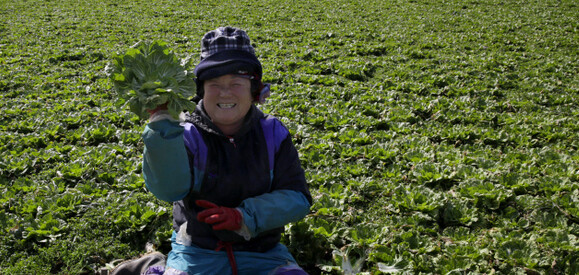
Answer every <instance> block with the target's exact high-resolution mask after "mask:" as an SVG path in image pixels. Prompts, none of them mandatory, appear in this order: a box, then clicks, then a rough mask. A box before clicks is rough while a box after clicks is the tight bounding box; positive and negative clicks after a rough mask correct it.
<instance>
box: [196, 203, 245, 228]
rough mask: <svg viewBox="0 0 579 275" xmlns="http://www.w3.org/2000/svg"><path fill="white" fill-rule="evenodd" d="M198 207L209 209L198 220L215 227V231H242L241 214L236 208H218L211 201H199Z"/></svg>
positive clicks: (202, 212) (200, 213)
mask: <svg viewBox="0 0 579 275" xmlns="http://www.w3.org/2000/svg"><path fill="white" fill-rule="evenodd" d="M195 203H196V204H197V205H198V206H201V207H203V208H207V209H206V210H203V211H201V212H199V213H198V214H197V220H199V221H200V222H204V223H208V224H211V225H213V229H214V230H231V231H235V230H239V229H241V220H242V217H241V212H239V210H237V209H235V208H229V207H223V206H218V205H217V204H214V203H212V202H210V201H205V200H197V201H195Z"/></svg>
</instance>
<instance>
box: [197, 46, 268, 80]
mask: <svg viewBox="0 0 579 275" xmlns="http://www.w3.org/2000/svg"><path fill="white" fill-rule="evenodd" d="M243 69H245V70H249V71H252V72H253V73H256V74H257V75H259V77H261V75H262V67H261V63H260V62H259V60H258V59H257V57H256V56H255V55H253V54H251V53H248V52H246V51H240V50H226V51H220V52H217V53H215V54H212V55H210V56H208V57H207V58H205V59H203V60H202V61H201V62H199V64H197V66H195V70H194V73H195V76H196V77H197V79H199V80H207V79H212V78H215V77H219V76H222V75H226V74H230V73H236V72H237V71H238V70H243Z"/></svg>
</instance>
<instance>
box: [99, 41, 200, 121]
mask: <svg viewBox="0 0 579 275" xmlns="http://www.w3.org/2000/svg"><path fill="white" fill-rule="evenodd" d="M183 63H184V64H182V62H181V61H180V59H179V58H177V56H176V55H175V54H174V53H173V52H171V51H170V49H169V48H168V47H167V45H166V44H165V43H164V42H159V41H154V42H139V43H137V44H135V45H134V46H132V47H131V48H129V49H128V50H127V51H126V53H125V54H118V55H116V56H114V60H113V61H112V64H111V65H109V66H108V68H107V73H108V75H109V77H110V79H111V80H112V82H113V85H114V89H115V91H116V92H117V93H118V96H119V97H118V102H119V103H120V104H121V105H128V106H129V109H130V110H131V111H132V112H133V113H135V114H137V115H138V116H139V117H140V118H141V119H147V118H149V113H148V112H147V110H153V109H155V108H157V107H158V106H159V105H162V104H165V103H167V109H168V111H169V113H170V114H171V115H172V116H173V117H174V118H177V117H178V116H179V114H180V113H181V112H182V111H192V110H194V109H195V103H194V102H193V101H191V98H192V97H193V95H194V91H195V80H194V79H193V77H192V73H190V72H189V71H187V69H186V66H188V65H189V61H186V60H185V61H184V62H183Z"/></svg>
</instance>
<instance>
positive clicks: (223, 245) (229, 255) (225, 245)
mask: <svg viewBox="0 0 579 275" xmlns="http://www.w3.org/2000/svg"><path fill="white" fill-rule="evenodd" d="M231 244H232V243H231V242H224V241H219V242H218V243H217V248H215V251H221V249H223V248H225V251H226V252H227V258H228V259H229V265H231V269H232V271H233V275H237V263H235V255H234V254H233V246H232V245H231Z"/></svg>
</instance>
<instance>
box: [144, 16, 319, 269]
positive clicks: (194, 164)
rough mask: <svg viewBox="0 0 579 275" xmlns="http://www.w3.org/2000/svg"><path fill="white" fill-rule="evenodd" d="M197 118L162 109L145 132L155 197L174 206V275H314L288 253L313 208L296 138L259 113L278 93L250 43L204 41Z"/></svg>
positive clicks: (224, 32)
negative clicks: (288, 239)
mask: <svg viewBox="0 0 579 275" xmlns="http://www.w3.org/2000/svg"><path fill="white" fill-rule="evenodd" d="M195 75H196V77H197V97H198V98H200V99H201V100H200V101H199V103H198V105H197V109H196V110H195V111H194V112H193V113H191V114H185V116H184V119H183V120H184V121H183V122H181V123H180V122H178V121H174V120H172V119H170V116H169V115H168V113H167V112H166V111H165V110H163V109H164V108H163V107H160V108H157V109H155V110H152V111H151V118H150V122H149V124H148V125H147V127H146V128H145V130H144V133H143V139H144V142H145V150H144V157H143V172H144V177H145V183H146V186H147V187H148V189H149V190H150V191H151V192H152V193H153V194H154V195H155V196H157V197H158V198H159V199H162V200H165V201H169V202H174V209H173V227H174V230H175V231H174V233H173V237H172V239H171V241H172V251H171V252H170V253H169V255H168V257H167V264H166V270H165V272H166V273H171V274H185V273H186V274H306V273H305V272H304V271H303V270H302V269H301V268H299V266H298V265H297V263H296V261H295V260H294V258H293V257H292V256H291V254H290V253H289V252H288V250H287V248H286V247H285V246H284V245H282V244H280V243H279V241H280V239H281V233H282V232H283V228H284V226H285V225H286V224H288V223H290V222H295V221H298V220H300V219H302V218H303V217H304V216H305V215H306V214H307V213H308V212H309V208H310V206H311V202H312V198H311V196H310V193H309V191H308V187H307V184H306V180H305V176H304V171H303V169H302V167H301V165H300V161H299V157H298V153H297V150H296V148H295V147H294V145H293V143H292V140H291V136H290V135H289V132H288V130H287V129H286V128H285V126H283V125H282V123H281V122H280V121H279V120H277V119H276V118H274V117H272V116H269V115H266V114H264V113H263V112H262V111H260V110H259V109H258V108H257V107H256V105H255V104H254V103H257V102H262V101H263V100H264V99H265V97H266V96H267V95H268V93H269V86H268V85H264V84H263V83H262V82H261V79H262V66H261V63H260V62H259V60H258V59H257V57H256V55H255V52H254V49H253V47H252V46H251V44H250V40H249V37H248V36H247V34H246V33H245V32H244V31H243V30H241V29H237V28H231V27H222V28H218V29H216V30H214V31H210V32H208V33H207V34H206V35H205V36H204V37H203V39H202V49H201V61H200V63H199V64H198V65H197V66H196V68H195Z"/></svg>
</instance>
